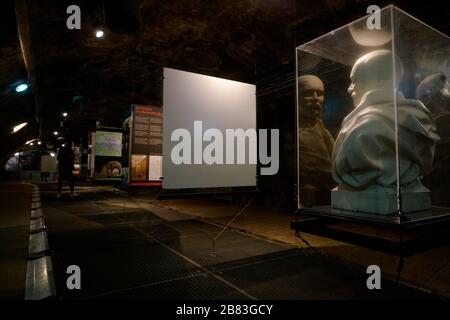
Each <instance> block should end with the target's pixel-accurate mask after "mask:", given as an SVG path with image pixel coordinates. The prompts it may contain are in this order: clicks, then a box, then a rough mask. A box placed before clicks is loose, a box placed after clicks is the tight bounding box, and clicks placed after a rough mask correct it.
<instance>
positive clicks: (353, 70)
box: [297, 6, 450, 222]
mask: <svg viewBox="0 0 450 320" xmlns="http://www.w3.org/2000/svg"><path fill="white" fill-rule="evenodd" d="M379 14H380V16H379V18H380V19H379V22H380V25H379V26H374V25H373V24H372V23H371V22H373V17H370V16H366V17H363V18H361V19H359V20H357V21H354V22H352V23H350V24H348V25H346V26H343V27H341V28H339V29H337V30H334V31H332V32H330V33H328V34H325V35H323V36H321V37H319V38H317V39H315V40H312V41H310V42H308V43H305V44H303V45H301V46H299V47H297V146H298V147H297V172H298V181H297V186H298V188H297V199H298V208H299V209H304V208H310V210H312V211H314V212H316V213H323V214H332V215H340V216H349V217H358V218H369V219H376V220H377V219H379V220H381V221H393V222H405V221H411V220H414V219H416V220H417V219H429V218H435V217H442V216H446V215H448V214H450V84H449V80H448V76H449V74H450V40H449V38H448V37H447V36H446V35H444V34H442V33H440V32H439V31H437V30H435V29H433V28H431V27H429V26H427V25H426V24H424V23H422V22H420V21H419V20H417V19H416V18H414V17H412V16H410V15H409V14H407V13H405V12H404V11H402V10H400V9H398V8H397V7H394V6H388V7H385V8H383V9H382V10H381V11H380V12H379ZM378 27H379V28H378Z"/></svg>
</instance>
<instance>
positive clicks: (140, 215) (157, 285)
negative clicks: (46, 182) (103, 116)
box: [42, 192, 428, 300]
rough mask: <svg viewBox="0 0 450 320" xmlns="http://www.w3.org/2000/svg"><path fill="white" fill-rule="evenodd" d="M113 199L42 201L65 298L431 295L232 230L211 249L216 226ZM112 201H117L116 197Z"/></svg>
mask: <svg viewBox="0 0 450 320" xmlns="http://www.w3.org/2000/svg"><path fill="white" fill-rule="evenodd" d="M84 196H85V195H84V194H81V196H80V198H81V199H82V198H83V197H84ZM109 196H110V195H109V194H108V193H107V192H93V193H88V195H86V198H87V199H89V200H88V201H83V200H80V203H81V204H82V206H80V207H79V210H78V211H77V210H76V206H77V205H76V202H69V203H68V204H67V205H66V206H67V207H68V208H69V210H67V211H65V207H66V206H64V205H63V204H61V202H58V201H57V200H56V199H54V198H53V197H52V196H51V195H50V194H44V195H43V196H42V198H43V204H44V211H46V212H47V211H52V210H53V209H55V208H56V209H55V212H54V213H53V214H51V215H50V216H48V217H47V225H48V237H49V244H50V249H51V250H52V251H53V252H54V257H53V263H54V269H55V276H56V279H55V282H56V285H57V290H58V294H59V295H60V296H61V297H62V298H65V299H94V298H95V299H164V300H167V299H183V300H184V299H212V300H213V299H221V300H222V299H251V298H256V299H378V298H383V299H388V298H393V299H398V298H427V297H428V295H426V294H425V293H422V292H420V291H417V290H413V289H411V288H407V287H405V286H402V285H400V284H397V283H395V282H390V281H387V280H383V290H382V293H376V292H372V291H369V290H367V288H366V287H365V283H366V279H367V275H366V274H365V272H363V270H359V269H354V268H351V267H349V266H347V265H343V264H339V263H337V262H335V261H331V260H329V259H326V258H325V257H322V256H320V255H314V254H310V253H309V251H302V250H300V249H294V248H292V247H289V246H286V245H283V244H280V243H275V242H271V241H267V240H264V239H260V238H257V237H253V236H250V235H247V234H243V233H241V232H238V231H234V230H227V231H225V232H224V233H223V235H222V236H221V238H220V239H218V240H217V242H216V244H215V248H214V247H213V239H214V237H215V236H216V235H217V234H218V233H219V232H220V231H221V228H219V227H217V226H214V225H211V224H208V223H205V222H203V221H198V220H184V221H176V222H167V221H164V220H162V219H161V218H159V217H158V216H156V215H154V214H152V213H150V212H148V211H145V210H141V209H136V208H134V209H133V210H131V209H127V210H123V211H117V210H113V211H111V208H110V207H111V206H109V207H105V206H103V205H100V206H99V205H98V203H99V201H101V202H107V200H108V197H109ZM113 200H114V201H116V202H119V201H118V200H117V195H114V199H113ZM123 201H125V200H123ZM124 203H125V202H124ZM61 212H64V213H65V215H64V216H65V219H73V224H74V227H73V229H71V230H67V229H64V230H60V229H59V226H60V223H59V224H58V223H57V222H58V219H60V217H59V215H60V214H61ZM67 217H68V218H67ZM61 219H62V218H61ZM92 224H93V225H94V226H95V227H93V226H92ZM85 225H86V226H85ZM87 225H89V227H87ZM286 230H287V231H288V230H289V226H286ZM73 264H74V265H78V266H79V267H80V268H81V272H82V289H81V290H72V291H71V290H68V289H67V288H66V279H67V274H66V268H67V267H68V266H69V265H73Z"/></svg>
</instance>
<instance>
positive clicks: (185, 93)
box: [163, 68, 256, 189]
mask: <svg viewBox="0 0 450 320" xmlns="http://www.w3.org/2000/svg"><path fill="white" fill-rule="evenodd" d="M163 86H164V89H163V91H164V92H163V109H164V120H163V135H164V141H163V188H164V189H182V188H209V187H235V186H255V185H256V164H249V163H247V162H246V163H245V164H225V163H224V164H218V163H214V164H206V163H205V162H204V161H202V159H201V158H202V156H201V155H200V157H197V160H200V161H196V163H195V164H192V163H193V162H191V164H186V163H181V164H176V163H175V162H174V161H173V159H172V157H171V156H172V150H173V148H174V147H175V146H176V145H177V144H179V141H172V134H173V132H174V131H175V130H177V129H185V130H187V131H188V132H189V133H190V136H191V143H190V147H191V148H190V150H189V151H192V152H191V154H192V156H194V154H195V151H196V150H197V154H198V151H199V152H200V153H201V152H202V150H203V148H205V147H207V146H208V144H209V143H210V142H202V141H201V140H202V138H203V133H204V132H205V131H206V130H208V129H217V130H218V131H220V133H221V134H222V136H223V137H225V136H226V130H227V129H243V130H247V129H255V128H256V97H255V92H256V87H255V86H254V85H251V84H246V83H241V82H236V81H231V80H225V79H220V78H215V77H210V76H205V75H200V74H195V73H190V72H184V71H179V70H174V69H170V68H165V69H164V83H163ZM194 121H201V125H202V130H203V131H202V132H203V133H200V134H199V133H198V132H197V133H196V134H195V137H194ZM218 131H216V132H218ZM194 140H196V141H197V143H196V145H195V146H194ZM199 140H200V141H199ZM222 144H225V139H224V141H223V143H222ZM194 148H195V150H194ZM247 150H248V148H247ZM223 156H224V157H226V152H225V150H223ZM198 158H200V159H198ZM246 158H247V159H248V157H246Z"/></svg>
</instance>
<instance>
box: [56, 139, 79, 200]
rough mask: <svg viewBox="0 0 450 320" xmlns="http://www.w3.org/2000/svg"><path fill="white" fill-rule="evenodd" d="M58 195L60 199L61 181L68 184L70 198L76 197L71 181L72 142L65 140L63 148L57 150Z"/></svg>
mask: <svg viewBox="0 0 450 320" xmlns="http://www.w3.org/2000/svg"><path fill="white" fill-rule="evenodd" d="M57 159H58V194H57V195H56V197H57V198H61V190H62V184H63V181H68V182H69V187H70V197H71V198H73V197H75V196H77V194H76V193H75V192H74V179H73V162H74V154H73V150H72V141H70V140H67V141H66V142H65V143H64V144H63V146H62V147H61V148H60V149H59V150H58V158H57Z"/></svg>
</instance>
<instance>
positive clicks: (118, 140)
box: [95, 131, 122, 157]
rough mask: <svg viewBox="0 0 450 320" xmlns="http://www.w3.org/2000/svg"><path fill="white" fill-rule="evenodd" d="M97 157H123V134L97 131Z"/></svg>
mask: <svg viewBox="0 0 450 320" xmlns="http://www.w3.org/2000/svg"><path fill="white" fill-rule="evenodd" d="M95 155H96V156H105V157H120V156H122V133H121V132H108V131H97V132H96V134H95Z"/></svg>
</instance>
